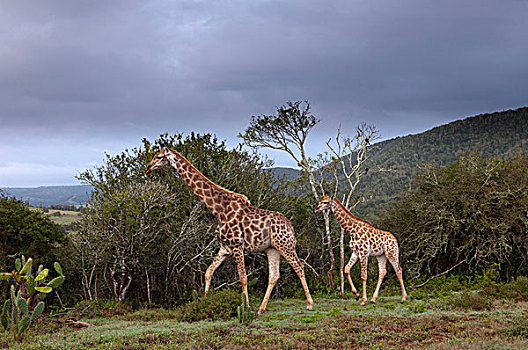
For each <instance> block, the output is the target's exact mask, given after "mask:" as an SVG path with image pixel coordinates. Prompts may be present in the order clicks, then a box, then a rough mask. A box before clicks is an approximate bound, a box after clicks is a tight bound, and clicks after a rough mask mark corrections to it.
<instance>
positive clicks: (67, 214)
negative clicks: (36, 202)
mask: <svg viewBox="0 0 528 350" xmlns="http://www.w3.org/2000/svg"><path fill="white" fill-rule="evenodd" d="M33 210H38V211H42V209H41V208H35V207H34V208H33ZM59 214H60V215H59ZM80 214H81V213H80V212H78V211H73V210H58V209H46V211H45V212H44V215H45V216H47V217H48V218H50V219H51V221H53V222H55V223H56V224H59V225H61V226H64V225H72V224H74V223H76V222H77V221H79V220H80V219H81V215H80Z"/></svg>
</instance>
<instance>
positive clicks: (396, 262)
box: [387, 250, 407, 301]
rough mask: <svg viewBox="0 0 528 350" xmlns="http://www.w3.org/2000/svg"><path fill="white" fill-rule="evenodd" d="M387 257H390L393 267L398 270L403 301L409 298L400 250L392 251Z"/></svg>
mask: <svg viewBox="0 0 528 350" xmlns="http://www.w3.org/2000/svg"><path fill="white" fill-rule="evenodd" d="M387 259H389V262H390V263H391V265H392V267H393V268H394V272H396V276H397V277H398V281H399V282H400V287H401V290H402V299H401V300H402V301H405V300H407V292H406V291H405V285H404V284H403V272H402V268H401V266H400V262H399V258H398V251H397V250H396V251H395V252H391V254H388V255H387Z"/></svg>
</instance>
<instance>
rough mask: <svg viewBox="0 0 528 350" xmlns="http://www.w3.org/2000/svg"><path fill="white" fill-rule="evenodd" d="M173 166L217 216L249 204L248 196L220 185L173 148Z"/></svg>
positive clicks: (171, 162)
mask: <svg viewBox="0 0 528 350" xmlns="http://www.w3.org/2000/svg"><path fill="white" fill-rule="evenodd" d="M171 151H172V153H173V155H174V156H173V157H171V158H170V164H171V166H172V167H173V168H174V169H176V171H177V172H178V174H180V176H181V178H182V179H183V181H185V183H186V184H187V185H188V186H189V187H190V188H191V190H192V191H193V193H194V194H195V195H196V197H198V199H199V200H200V201H201V202H202V203H204V204H205V206H206V207H207V208H208V209H209V210H210V211H211V212H212V213H213V214H214V215H215V216H217V217H222V216H223V214H225V213H226V211H228V210H230V208H231V207H233V208H236V207H239V206H242V205H247V204H249V200H248V199H247V198H246V196H244V195H241V194H238V193H234V192H231V191H228V190H226V189H225V188H223V187H221V186H218V185H217V184H215V183H214V182H212V181H211V180H209V179H208V178H207V177H205V175H203V174H202V173H201V172H200V171H199V170H198V169H196V168H195V167H194V166H193V165H192V164H191V163H190V162H189V161H188V160H187V159H186V158H185V157H184V156H182V155H181V154H180V153H178V152H176V151H175V150H172V149H171Z"/></svg>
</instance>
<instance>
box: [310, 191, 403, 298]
mask: <svg viewBox="0 0 528 350" xmlns="http://www.w3.org/2000/svg"><path fill="white" fill-rule="evenodd" d="M323 209H332V211H333V212H334V215H335V217H336V219H337V221H338V222H339V224H340V225H341V227H342V228H344V229H345V230H346V231H349V232H350V248H351V249H352V256H351V257H350V261H349V262H348V264H347V265H346V266H345V274H346V275H347V278H348V282H349V283H350V286H351V287H352V293H354V295H355V296H356V298H359V293H358V292H357V290H356V287H354V283H352V278H350V269H351V268H352V266H354V264H355V263H356V261H357V260H358V258H359V261H360V263H361V281H362V282H363V298H362V299H361V305H365V302H366V301H367V288H366V287H367V264H368V257H369V256H375V257H376V258H377V259H378V268H379V276H378V284H377V286H376V290H375V291H374V295H373V296H372V300H371V301H370V302H371V303H375V302H376V299H377V298H378V293H379V290H380V287H381V282H383V278H384V277H385V274H386V273H387V269H386V265H387V259H388V260H389V262H390V263H391V265H392V267H393V268H394V271H395V272H396V276H398V280H399V281H400V286H401V289H402V301H404V300H405V299H407V292H405V286H404V284H403V278H402V269H401V267H400V263H399V249H398V240H397V239H396V237H394V236H393V235H392V233H390V232H387V231H382V230H378V229H377V228H375V227H374V226H372V224H371V223H370V222H368V221H366V220H363V219H360V218H358V217H356V216H354V215H353V214H352V213H351V212H350V211H348V209H347V208H345V206H344V205H343V204H342V203H341V202H340V201H339V199H337V198H336V197H333V198H330V197H329V196H328V195H327V194H325V195H324V197H323V199H321V201H320V202H319V204H318V205H317V208H316V209H315V212H316V213H317V212H318V211H320V210H323Z"/></svg>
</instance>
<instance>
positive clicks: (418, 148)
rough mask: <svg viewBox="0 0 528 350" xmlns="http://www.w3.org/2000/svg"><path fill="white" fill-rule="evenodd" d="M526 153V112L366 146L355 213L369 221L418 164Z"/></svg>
mask: <svg viewBox="0 0 528 350" xmlns="http://www.w3.org/2000/svg"><path fill="white" fill-rule="evenodd" d="M527 151H528V108H527V107H523V108H519V109H516V110H508V111H503V112H496V113H490V114H481V115H477V116H474V117H469V118H466V119H463V120H458V121H455V122H452V123H449V124H446V125H442V126H439V127H436V128H433V129H431V130H429V131H426V132H423V133H420V134H416V135H409V136H405V137H397V138H395V139H391V140H387V141H383V142H379V143H377V144H374V145H372V148H371V153H370V155H369V157H370V158H369V160H368V163H367V166H368V167H369V169H371V170H374V169H378V168H383V169H386V170H388V171H386V172H369V173H368V174H367V176H365V178H364V179H362V181H361V183H360V185H359V186H358V188H357V190H356V192H357V193H358V194H362V195H364V196H365V197H366V198H367V199H368V200H367V202H366V203H365V204H362V205H358V206H357V207H356V209H355V210H356V212H358V213H359V214H360V215H362V216H365V217H366V218H368V219H370V220H374V219H375V218H376V217H377V216H378V214H379V212H380V210H381V209H382V208H383V206H384V204H385V203H387V202H390V201H392V200H394V199H395V198H397V197H398V195H399V193H401V191H402V190H403V189H404V188H408V187H409V185H410V183H411V181H412V179H413V178H414V177H415V176H416V175H417V174H418V172H419V166H420V164H424V163H435V164H439V165H446V164H447V163H449V162H452V161H454V160H456V159H457V158H458V156H459V155H460V154H466V153H468V152H476V153H478V154H480V155H482V156H496V157H504V158H507V157H511V156H513V155H517V154H522V153H525V152H527Z"/></svg>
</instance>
